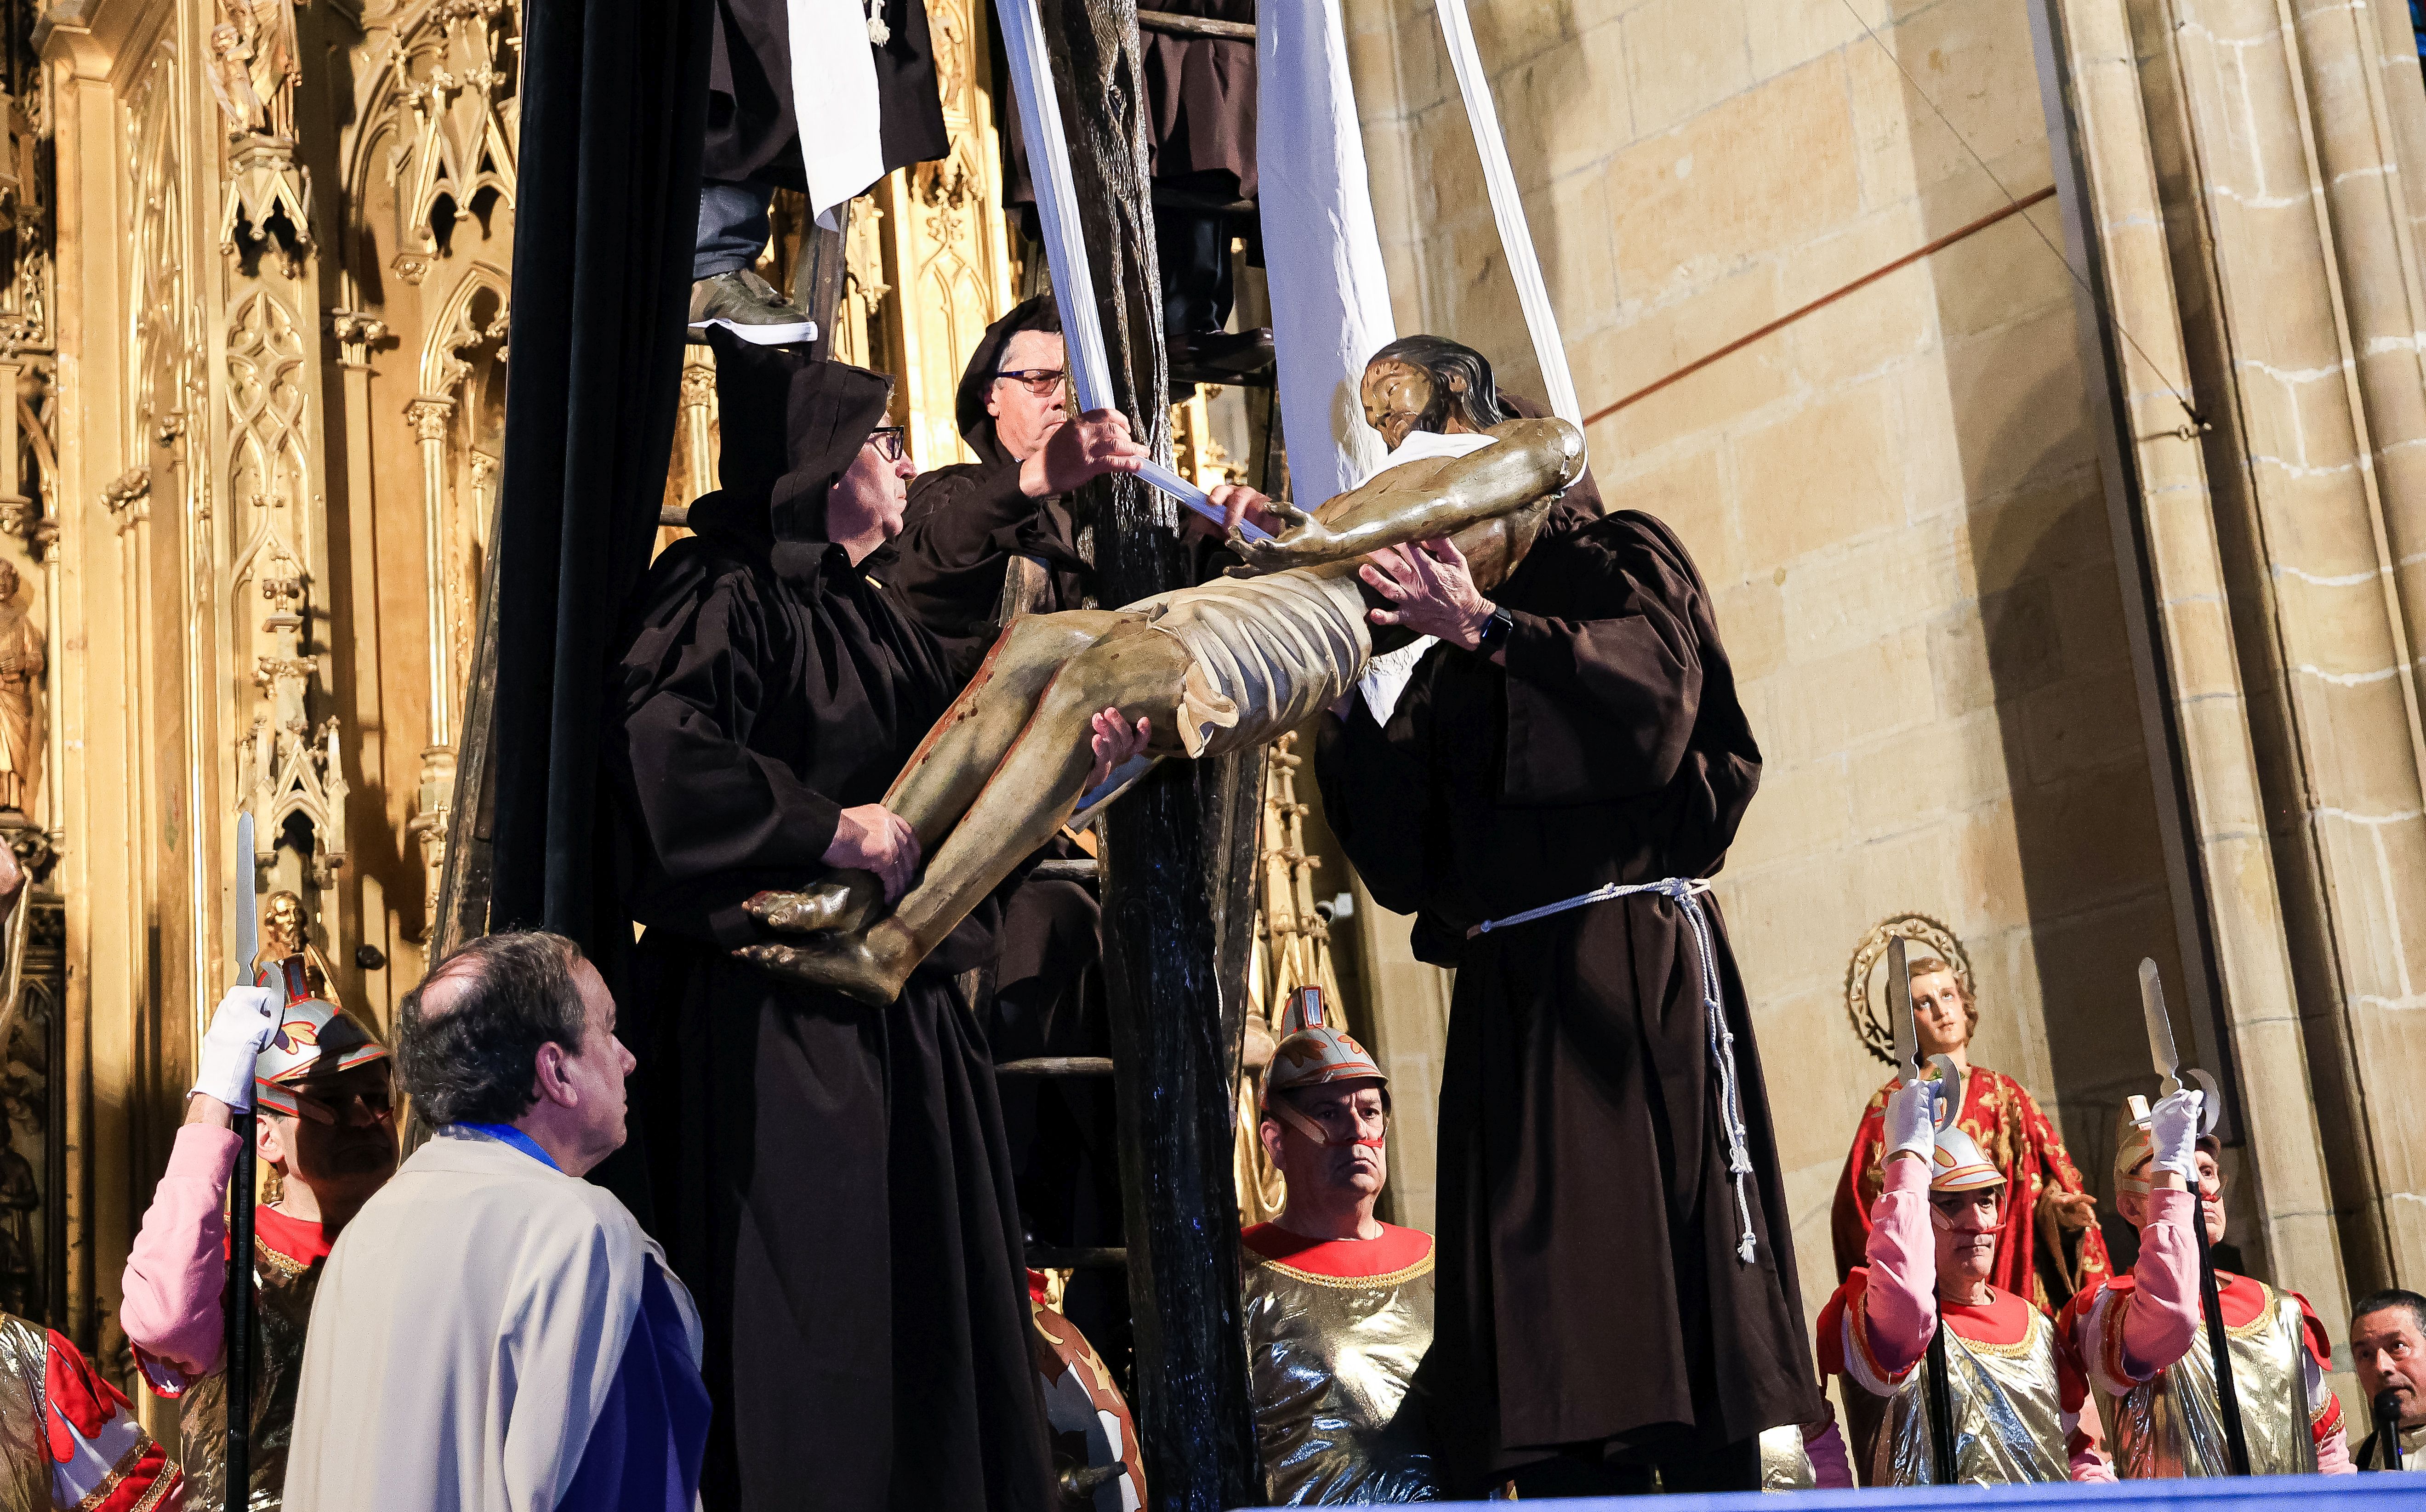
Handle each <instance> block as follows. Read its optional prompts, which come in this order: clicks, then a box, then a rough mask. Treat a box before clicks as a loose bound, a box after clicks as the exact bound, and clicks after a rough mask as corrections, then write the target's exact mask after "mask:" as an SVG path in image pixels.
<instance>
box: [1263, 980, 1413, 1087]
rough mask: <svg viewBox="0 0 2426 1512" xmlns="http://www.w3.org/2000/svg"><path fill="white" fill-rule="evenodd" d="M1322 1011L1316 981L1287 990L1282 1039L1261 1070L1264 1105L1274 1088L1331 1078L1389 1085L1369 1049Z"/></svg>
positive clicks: (1324, 1082) (1323, 1083)
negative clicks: (1264, 1067) (1269, 1064)
mask: <svg viewBox="0 0 2426 1512" xmlns="http://www.w3.org/2000/svg"><path fill="white" fill-rule="evenodd" d="M1327 1011H1328V1010H1327V1009H1326V1008H1325V1006H1324V1005H1323V1001H1322V989H1320V988H1318V987H1302V988H1299V989H1297V990H1296V991H1294V992H1292V993H1290V994H1289V998H1288V1006H1287V1007H1286V1008H1285V1009H1283V1010H1282V1013H1281V1031H1282V1039H1281V1042H1280V1044H1279V1046H1278V1047H1277V1048H1275V1049H1274V1050H1273V1051H1272V1065H1271V1070H1268V1071H1266V1072H1265V1073H1264V1106H1266V1107H1267V1108H1269V1107H1270V1106H1271V1103H1272V1094H1273V1093H1274V1092H1293V1091H1296V1090H1297V1089H1298V1088H1300V1087H1304V1086H1330V1085H1332V1084H1333V1083H1334V1082H1374V1083H1378V1084H1380V1085H1381V1086H1383V1087H1387V1086H1389V1085H1390V1079H1389V1078H1388V1077H1386V1076H1384V1075H1383V1074H1382V1068H1381V1067H1380V1066H1379V1065H1378V1064H1376V1063H1375V1061H1374V1059H1373V1056H1372V1054H1371V1053H1370V1052H1369V1051H1367V1049H1366V1048H1365V1047H1364V1046H1363V1045H1360V1044H1358V1043H1357V1042H1356V1041H1355V1039H1354V1038H1353V1037H1350V1035H1349V1033H1348V1031H1346V1030H1345V1029H1334V1028H1333V1027H1332V1026H1331V1024H1330V1022H1329V1021H1328V1020H1327V1018H1326V1014H1327ZM1385 1095H1386V1094H1385Z"/></svg>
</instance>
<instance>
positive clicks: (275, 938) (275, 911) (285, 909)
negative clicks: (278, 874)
mask: <svg viewBox="0 0 2426 1512" xmlns="http://www.w3.org/2000/svg"><path fill="white" fill-rule="evenodd" d="M261 940H262V943H263V944H264V945H265V946H267V951H268V954H269V956H270V957H271V958H272V959H275V960H284V959H285V958H286V957H289V956H292V955H294V954H295V953H296V952H298V951H299V950H301V949H302V948H303V900H302V899H301V898H299V897H298V896H296V895H295V894H294V893H287V892H278V893H271V894H269V901H268V902H267V904H266V905H264V906H263V908H262V910H261Z"/></svg>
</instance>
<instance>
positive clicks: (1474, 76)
mask: <svg viewBox="0 0 2426 1512" xmlns="http://www.w3.org/2000/svg"><path fill="white" fill-rule="evenodd" d="M1437 8H1438V9H1439V11H1440V22H1441V40H1443V41H1444V42H1446V43H1447V44H1448V64H1449V68H1450V70H1451V71H1452V72H1455V73H1456V74H1457V92H1458V93H1459V94H1460V95H1462V96H1463V97H1464V100H1465V119H1466V121H1467V123H1468V124H1469V125H1471V126H1472V127H1473V130H1474V150H1475V151H1476V152H1477V153H1480V154H1481V157H1482V183H1483V187H1484V188H1485V189H1486V190H1487V191H1488V192H1489V194H1490V196H1491V218H1492V219H1493V220H1494V221H1496V222H1497V223H1498V226H1499V248H1500V250H1501V251H1503V252H1505V253H1507V254H1508V271H1509V272H1510V273H1511V274H1512V275H1513V276H1514V277H1515V280H1516V302H1517V304H1518V306H1519V307H1521V308H1522V309H1523V310H1524V312H1525V328H1526V330H1528V331H1529V332H1531V334H1532V337H1533V356H1534V359H1535V361H1536V362H1539V363H1540V364H1541V368H1542V387H1543V389H1544V390H1545V391H1546V392H1545V393H1544V394H1543V395H1542V397H1543V399H1544V400H1545V402H1546V403H1547V404H1548V405H1549V407H1550V412H1551V413H1552V414H1554V415H1557V416H1558V417H1559V418H1560V419H1561V420H1563V421H1565V422H1566V423H1567V424H1569V425H1571V426H1575V427H1576V428H1577V429H1578V430H1580V429H1582V428H1583V423H1584V411H1583V406H1582V405H1580V404H1578V403H1577V401H1576V380H1575V378H1574V377H1573V376H1572V375H1570V374H1569V373H1568V371H1567V348H1566V346H1565V344H1564V343H1562V342H1561V341H1560V339H1559V317H1558V315H1557V314H1556V313H1555V312H1553V311H1552V310H1551V309H1550V293H1549V290H1548V289H1547V288H1546V287H1545V286H1544V284H1543V282H1542V260H1541V258H1540V257H1539V256H1537V255H1535V253H1534V250H1533V233H1532V231H1531V229H1530V228H1528V226H1527V225H1526V223H1525V202H1524V201H1522V200H1520V199H1518V198H1517V196H1516V175H1515V173H1514V172H1513V171H1512V170H1511V169H1510V168H1509V166H1508V144H1507V142H1506V141H1504V140H1502V139H1501V137H1500V135H1499V112H1498V109H1497V108H1496V106H1494V105H1492V103H1491V81H1490V79H1488V78H1486V77H1485V76H1484V75H1483V72H1482V58H1481V56H1480V55H1479V54H1478V53H1476V52H1475V50H1474V26H1473V24H1472V23H1470V22H1469V21H1468V20H1467V19H1466V14H1465V0H1437Z"/></svg>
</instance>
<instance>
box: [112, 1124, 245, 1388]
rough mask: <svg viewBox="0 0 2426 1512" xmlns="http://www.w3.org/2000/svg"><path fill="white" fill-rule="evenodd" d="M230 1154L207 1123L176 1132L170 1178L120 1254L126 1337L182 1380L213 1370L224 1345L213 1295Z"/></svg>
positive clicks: (223, 1249) (223, 1272)
mask: <svg viewBox="0 0 2426 1512" xmlns="http://www.w3.org/2000/svg"><path fill="white" fill-rule="evenodd" d="M235 1151H236V1136H235V1132H234V1131H232V1130H228V1129H214V1128H212V1127H211V1126H210V1125H209V1124H206V1123H189V1124H186V1125H185V1126H184V1127H183V1128H181V1129H179V1130H178V1131H177V1144H176V1148H175V1149H174V1150H171V1151H170V1154H169V1170H168V1173H167V1174H166V1175H164V1176H162V1177H161V1178H160V1184H159V1185H158V1186H157V1187H155V1188H154V1189H153V1193H152V1206H151V1208H150V1210H149V1211H147V1212H146V1213H145V1214H143V1231H142V1232H141V1233H138V1234H137V1235H136V1236H135V1245H134V1247H133V1248H132V1249H131V1250H130V1251H129V1252H128V1253H127V1256H126V1282H125V1286H126V1298H125V1302H124V1303H123V1305H122V1306H121V1311H120V1313H119V1321H120V1322H121V1324H123V1325H124V1326H125V1328H126V1337H127V1338H128V1339H130V1340H132V1341H133V1342H134V1344H135V1347H136V1348H137V1349H138V1350H141V1351H142V1352H143V1353H145V1354H147V1355H150V1356H152V1357H153V1358H154V1359H157V1360H159V1361H161V1362H162V1363H164V1364H168V1365H171V1366H174V1367H175V1368H176V1369H178V1370H180V1371H183V1372H184V1373H185V1374H186V1375H188V1376H194V1375H204V1374H206V1373H208V1372H209V1371H210V1369H211V1368H212V1367H213V1366H215V1365H217V1364H218V1359H219V1354H220V1351H221V1349H222V1347H223V1344H224V1338H223V1335H224V1331H225V1328H226V1324H225V1323H224V1321H223V1320H222V1318H221V1315H220V1312H219V1293H220V1291H221V1289H222V1288H223V1287H224V1286H225V1284H226V1281H227V1219H226V1216H225V1214H222V1213H221V1212H220V1203H221V1199H222V1198H221V1194H223V1193H225V1192H226V1190H227V1184H228V1173H229V1172H230V1171H231V1170H233V1169H234V1168H235ZM154 1384H155V1385H156V1384H158V1383H156V1382H155V1383H154Z"/></svg>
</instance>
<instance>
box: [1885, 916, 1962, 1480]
mask: <svg viewBox="0 0 2426 1512" xmlns="http://www.w3.org/2000/svg"><path fill="white" fill-rule="evenodd" d="M1887 992H1888V994H1889V1001H1890V1004H1891V1006H1890V1007H1889V1009H1888V1012H1887V1021H1888V1022H1890V1023H1891V1024H1893V1025H1894V1026H1895V1052H1896V1067H1897V1070H1898V1071H1899V1072H1900V1074H1901V1076H1902V1077H1903V1085H1904V1086H1919V1085H1920V1084H1921V1082H1922V1081H1924V1080H1925V1078H1924V1077H1923V1076H1922V1074H1921V1059H1920V1026H1919V1024H1917V1023H1916V1022H1915V1021H1914V1020H1913V1013H1912V973H1911V971H1910V969H1909V968H1908V967H1907V965H1906V964H1905V960H1904V950H1903V937H1902V936H1901V935H1898V936H1896V937H1895V938H1894V939H1892V940H1890V941H1887ZM1941 1070H1942V1072H1943V1075H1942V1082H1943V1084H1944V1085H1943V1091H1944V1092H1945V1093H1946V1094H1947V1095H1944V1096H1936V1095H1933V1102H1937V1103H1939V1104H1940V1106H1939V1107H1938V1109H1937V1110H1936V1112H1935V1113H1934V1114H1933V1118H1934V1120H1935V1122H1936V1124H1937V1127H1939V1128H1941V1129H1943V1128H1945V1127H1946V1126H1947V1124H1949V1123H1950V1122H1952V1121H1953V1114H1954V1111H1955V1109H1954V1107H1953V1100H1952V1097H1951V1095H1950V1094H1951V1090H1952V1086H1953V1081H1952V1067H1951V1066H1950V1065H1949V1066H1946V1067H1944V1068H1942V1069H1941ZM1929 1301H1930V1309H1931V1311H1933V1312H1934V1313H1936V1322H1935V1324H1934V1326H1933V1327H1931V1328H1930V1330H1929V1362H1928V1364H1927V1365H1926V1366H1925V1367H1924V1368H1925V1369H1926V1371H1927V1373H1928V1378H1927V1380H1926V1381H1925V1382H1924V1384H1923V1391H1925V1393H1926V1395H1927V1398H1928V1405H1929V1449H1930V1459H1931V1461H1932V1467H1933V1470H1934V1472H1935V1473H1934V1474H1933V1476H1932V1477H1931V1478H1932V1479H1933V1481H1934V1482H1935V1483H1936V1484H1938V1485H1940V1486H1949V1485H1951V1484H1953V1481H1954V1447H1955V1446H1954V1392H1953V1388H1952V1384H1951V1382H1950V1380H1949V1376H1948V1375H1947V1371H1946V1314H1945V1311H1944V1310H1942V1309H1940V1308H1939V1307H1938V1306H1937V1298H1936V1297H1935V1296H1934V1295H1932V1296H1931V1297H1930V1299H1929Z"/></svg>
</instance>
